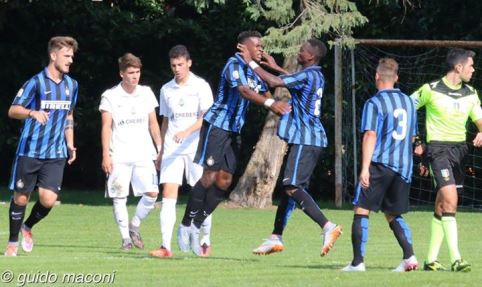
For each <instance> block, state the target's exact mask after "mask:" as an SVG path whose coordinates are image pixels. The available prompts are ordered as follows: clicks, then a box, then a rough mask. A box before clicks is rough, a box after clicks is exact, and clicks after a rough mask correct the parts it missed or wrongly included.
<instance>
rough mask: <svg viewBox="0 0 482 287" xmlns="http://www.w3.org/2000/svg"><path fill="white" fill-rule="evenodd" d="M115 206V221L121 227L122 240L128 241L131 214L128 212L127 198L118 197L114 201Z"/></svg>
mask: <svg viewBox="0 0 482 287" xmlns="http://www.w3.org/2000/svg"><path fill="white" fill-rule="evenodd" d="M112 201H113V203H114V204H113V206H114V219H115V221H116V223H117V226H118V227H119V231H120V234H121V236H122V239H128V238H130V236H129V213H128V211H127V198H126V197H122V198H119V197H116V198H113V199H112Z"/></svg>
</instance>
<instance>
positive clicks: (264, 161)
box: [229, 56, 297, 208]
mask: <svg viewBox="0 0 482 287" xmlns="http://www.w3.org/2000/svg"><path fill="white" fill-rule="evenodd" d="M284 68H285V69H286V70H288V71H295V70H296V69H297V61H296V56H295V57H291V58H288V59H287V60H286V61H285V63H284ZM274 97H275V98H276V99H283V100H286V99H288V98H289V97H290V95H289V92H288V90H287V89H285V88H277V89H276V91H275V94H274ZM278 121H279V117H278V116H277V115H275V114H273V113H272V112H269V113H268V116H267V117H266V122H265V125H264V127H263V131H262V133H261V136H260V138H259V140H258V143H257V144H256V147H255V151H254V152H253V154H252V156H251V159H250V160H249V162H248V165H247V166H246V170H245V171H244V174H243V176H242V177H241V178H240V179H239V181H238V184H237V185H236V187H235V188H234V190H233V191H232V192H231V194H230V196H229V199H230V204H232V205H235V206H241V207H256V208H266V207H270V206H271V205H272V194H273V191H274V188H275V186H276V181H277V179H278V175H279V173H280V169H281V165H282V164H283V158H284V156H285V154H286V151H287V148H288V145H287V144H286V142H285V141H283V140H281V139H280V138H279V137H278V136H277V134H276V131H277V127H278Z"/></svg>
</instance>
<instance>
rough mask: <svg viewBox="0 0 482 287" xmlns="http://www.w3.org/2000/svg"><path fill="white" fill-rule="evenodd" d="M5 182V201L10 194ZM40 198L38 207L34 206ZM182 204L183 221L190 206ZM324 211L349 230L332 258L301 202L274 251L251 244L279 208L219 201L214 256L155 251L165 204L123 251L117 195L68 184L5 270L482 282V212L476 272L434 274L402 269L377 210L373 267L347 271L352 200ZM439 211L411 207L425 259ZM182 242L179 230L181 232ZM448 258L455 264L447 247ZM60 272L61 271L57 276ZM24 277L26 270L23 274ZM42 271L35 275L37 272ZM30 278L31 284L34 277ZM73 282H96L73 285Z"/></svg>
mask: <svg viewBox="0 0 482 287" xmlns="http://www.w3.org/2000/svg"><path fill="white" fill-rule="evenodd" d="M8 196H9V195H8V191H6V190H5V189H3V188H2V192H1V195H0V200H4V201H5V200H6V199H7V198H8ZM135 202H136V200H134V199H133V198H130V206H129V212H130V214H131V215H132V214H133V212H134V207H135V206H134V203H135ZM32 205H33V204H32V201H31V203H30V205H29V209H30V207H31V206H32ZM184 207H185V206H184V205H183V204H180V205H179V206H178V221H179V219H180V217H181V214H182V212H183V211H184ZM325 207H326V208H324V212H325V213H326V215H327V216H328V217H329V218H330V219H331V220H333V221H335V222H336V223H339V224H342V225H343V226H344V227H345V232H344V234H343V235H342V237H341V238H340V240H339V241H338V242H337V243H336V245H335V248H334V249H333V250H332V251H331V252H330V253H329V254H328V255H327V256H326V257H324V258H321V257H320V256H319V249H320V243H321V237H320V230H319V228H318V227H317V226H316V225H315V224H314V223H313V222H311V220H310V219H309V218H308V217H307V216H305V215H304V214H303V212H301V211H300V210H298V209H297V210H296V211H295V212H294V214H293V216H292V218H291V220H290V222H289V224H288V227H287V229H286V232H285V235H284V242H285V251H283V252H282V253H279V254H273V255H269V256H255V255H252V254H251V250H252V249H253V248H255V247H256V246H257V245H258V244H260V243H261V240H262V239H263V238H266V236H268V234H269V233H270V231H271V228H272V222H273V219H274V214H275V210H274V209H265V210H258V209H228V208H224V207H220V208H218V210H216V212H215V214H214V217H213V230H212V243H213V253H212V256H211V257H210V258H197V257H195V256H194V255H192V254H183V253H180V252H179V251H178V250H177V245H176V243H175V242H173V249H174V258H172V259H165V260H162V259H156V258H149V257H148V256H147V252H148V251H149V250H150V249H154V248H157V247H158V245H159V241H160V231H159V209H155V210H154V211H153V212H152V213H151V214H150V215H149V217H148V218H147V219H146V220H145V221H144V222H143V225H142V227H141V232H142V235H143V237H144V240H145V244H146V249H145V250H138V249H137V250H132V251H130V252H123V251H121V250H120V248H119V247H120V235H119V232H118V230H117V227H116V225H115V223H114V220H113V216H112V207H111V206H110V202H109V201H107V200H105V199H103V192H101V191H99V192H97V193H94V192H63V194H62V204H61V205H59V206H56V207H55V208H54V210H53V211H52V212H51V214H50V215H49V217H48V218H47V219H46V220H44V221H43V222H41V223H40V224H39V225H37V226H36V227H35V228H34V230H33V231H34V239H35V243H36V244H35V248H34V250H33V252H32V253H30V254H25V253H23V251H19V256H17V257H16V258H5V257H1V258H0V276H1V275H2V274H3V273H4V272H5V271H6V270H10V271H12V272H13V273H14V274H15V277H14V281H13V283H12V286H14V285H15V284H14V283H17V280H19V278H20V276H26V275H29V276H30V278H31V279H32V278H33V277H34V276H37V278H40V275H42V274H43V276H46V275H48V274H50V276H51V277H50V278H53V277H52V276H54V275H56V276H57V277H58V280H57V282H56V284H38V285H37V286H54V285H55V286H59V285H60V284H59V283H60V279H61V278H62V276H63V274H66V273H76V274H84V275H85V274H94V273H106V274H114V272H115V277H114V284H110V285H109V284H103V285H102V284H100V285H95V286H387V287H388V286H480V285H481V282H482V272H481V271H482V256H481V254H482V242H481V241H480V231H481V228H480V222H482V214H480V213H475V212H460V213H458V215H457V220H458V225H459V239H460V240H459V241H460V249H461V252H462V254H463V255H464V258H465V259H466V260H468V261H469V262H471V263H472V264H473V270H472V272H471V273H468V274H458V273H452V272H439V273H430V272H422V271H415V272H409V273H405V274H394V273H392V272H391V269H392V268H394V267H396V266H397V265H398V264H399V262H400V260H401V250H400V248H399V246H398V244H397V242H396V240H395V238H394V237H393V235H392V233H391V231H390V229H389V227H388V225H387V224H386V222H385V220H384V218H383V216H382V215H381V214H372V216H371V217H370V230H369V241H368V245H367V252H366V258H365V263H366V266H367V272H365V273H356V274H355V273H349V274H347V273H342V272H340V271H339V269H340V268H342V267H343V266H345V265H346V264H347V263H348V262H349V261H350V260H351V257H352V249H351V241H350V236H351V231H350V229H351V220H352V218H353V215H352V211H351V210H350V209H343V210H338V209H334V208H333V207H330V206H329V205H328V206H325ZM7 213H8V204H7V203H4V204H1V205H0V214H2V217H0V242H5V243H6V242H7V238H8V220H7ZM431 216H432V212H431V211H430V210H428V209H427V210H424V211H414V212H411V213H409V214H408V215H406V219H407V222H408V224H409V225H410V227H411V228H412V232H413V237H414V247H415V252H416V255H417V257H418V259H419V261H423V259H424V257H425V255H426V252H427V245H428V239H429V227H430V220H431ZM173 241H175V239H174V240H173ZM440 261H441V262H442V263H443V264H445V265H449V259H448V252H447V249H446V246H443V247H442V250H441V253H440ZM52 274H53V275H52ZM20 279H21V278H20ZM34 279H35V278H34ZM29 286H30V284H29ZM70 286H93V284H90V285H89V284H71V285H70Z"/></svg>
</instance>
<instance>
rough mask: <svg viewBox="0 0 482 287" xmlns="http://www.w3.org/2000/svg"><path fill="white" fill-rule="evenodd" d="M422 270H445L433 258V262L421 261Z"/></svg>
mask: <svg viewBox="0 0 482 287" xmlns="http://www.w3.org/2000/svg"><path fill="white" fill-rule="evenodd" d="M423 270H425V271H445V270H447V269H446V268H445V267H444V266H443V265H442V264H440V262H438V261H437V260H435V261H434V262H431V263H427V261H425V262H423Z"/></svg>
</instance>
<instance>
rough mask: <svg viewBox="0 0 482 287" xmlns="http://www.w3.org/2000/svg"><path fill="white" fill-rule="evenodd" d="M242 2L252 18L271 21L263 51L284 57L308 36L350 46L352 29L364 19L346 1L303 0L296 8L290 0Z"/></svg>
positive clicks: (353, 6) (292, 51) (363, 21)
mask: <svg viewBox="0 0 482 287" xmlns="http://www.w3.org/2000/svg"><path fill="white" fill-rule="evenodd" d="M244 1H245V3H246V4H247V6H248V8H247V11H248V12H250V13H251V15H252V17H253V18H254V19H258V18H260V17H264V18H266V19H268V20H270V21H273V22H274V23H275V26H271V27H270V28H269V29H268V30H267V33H266V37H264V39H263V40H264V44H265V47H266V50H267V51H269V52H273V53H282V54H284V55H285V56H290V55H293V54H295V52H296V51H297V50H298V47H299V45H300V44H301V43H302V42H303V41H305V40H307V39H309V38H312V37H317V38H321V37H323V38H331V39H339V44H341V45H344V46H350V45H352V44H353V38H352V31H353V29H354V28H356V27H359V26H362V25H364V24H366V23H367V22H368V19H367V18H366V17H364V16H363V15H362V14H361V13H360V12H358V10H357V7H356V4H355V3H354V2H351V1H348V0H304V1H301V2H300V3H299V7H293V6H294V5H293V2H292V1H281V0H266V1H260V0H257V1H256V2H254V3H253V2H252V1H250V0H244ZM329 43H330V44H333V41H329Z"/></svg>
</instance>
